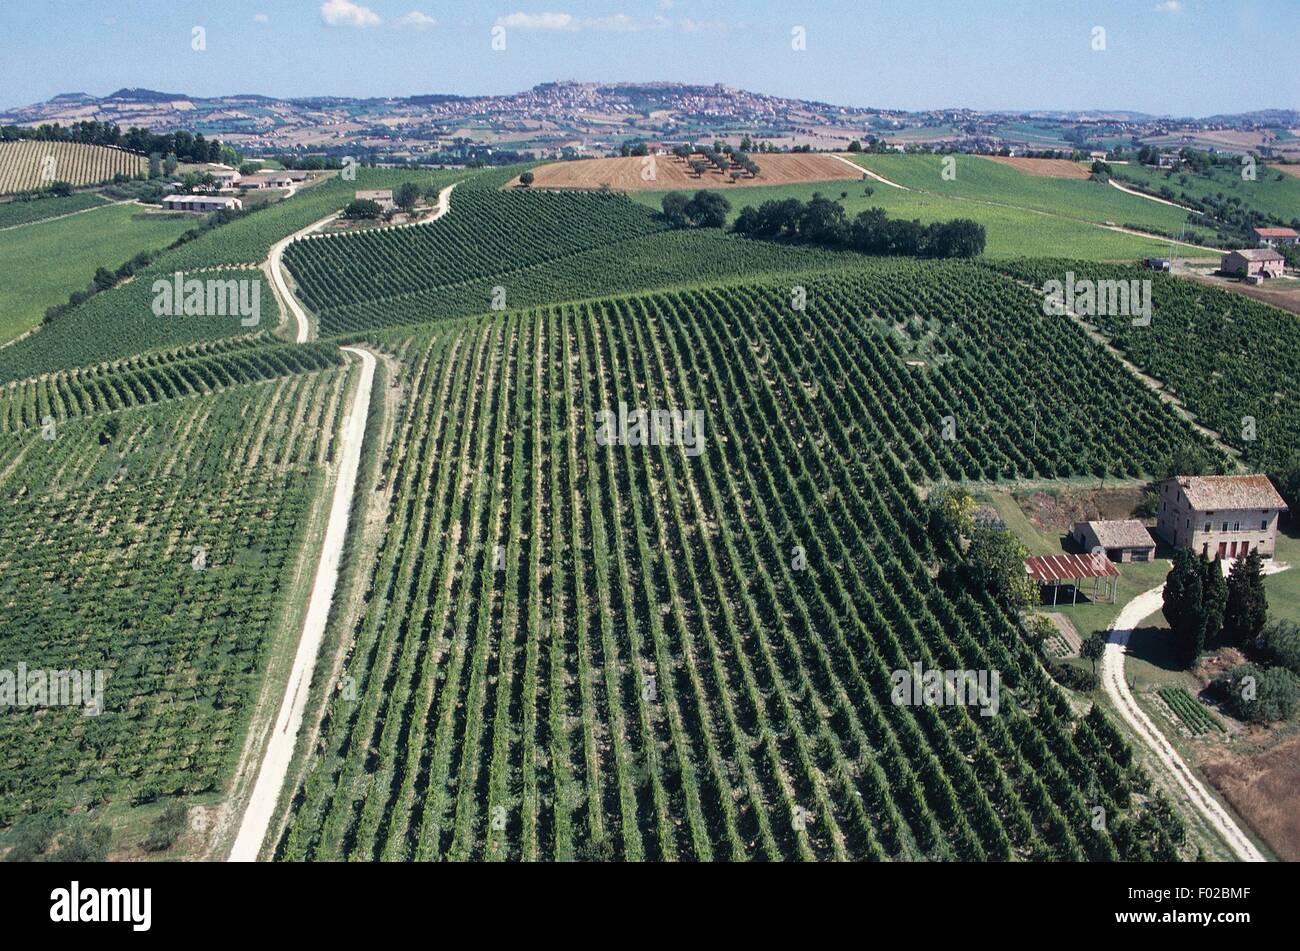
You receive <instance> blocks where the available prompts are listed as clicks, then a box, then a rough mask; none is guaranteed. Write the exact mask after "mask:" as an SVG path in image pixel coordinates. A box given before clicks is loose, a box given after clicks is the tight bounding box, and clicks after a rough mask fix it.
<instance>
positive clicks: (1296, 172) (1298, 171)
mask: <svg viewBox="0 0 1300 951" xmlns="http://www.w3.org/2000/svg"><path fill="white" fill-rule="evenodd" d="M1268 168H1269V171H1271V172H1284V173H1286V174H1287V175H1290V176H1292V177H1293V178H1300V165H1270V166H1269V167H1268Z"/></svg>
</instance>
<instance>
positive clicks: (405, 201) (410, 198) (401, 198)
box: [393, 182, 420, 215]
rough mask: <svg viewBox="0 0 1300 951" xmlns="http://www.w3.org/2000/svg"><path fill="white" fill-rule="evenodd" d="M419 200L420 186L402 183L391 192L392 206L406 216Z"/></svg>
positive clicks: (412, 183)
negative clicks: (395, 206)
mask: <svg viewBox="0 0 1300 951" xmlns="http://www.w3.org/2000/svg"><path fill="white" fill-rule="evenodd" d="M419 200H420V186H419V185H417V184H415V183H414V182H403V183H402V184H400V185H398V186H397V190H396V191H394V192H393V204H395V205H397V207H398V208H400V209H402V211H404V212H406V213H407V214H408V215H409V214H410V213H411V212H412V211H413V210H414V209H415V203H416V202H417V201H419Z"/></svg>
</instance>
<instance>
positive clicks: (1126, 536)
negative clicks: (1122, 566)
mask: <svg viewBox="0 0 1300 951" xmlns="http://www.w3.org/2000/svg"><path fill="white" fill-rule="evenodd" d="M1080 524H1083V525H1087V526H1089V527H1090V528H1091V529H1092V531H1093V534H1094V535H1096V536H1097V544H1099V545H1101V547H1102V548H1154V547H1155V544H1156V543H1155V542H1154V541H1153V540H1152V539H1151V533H1150V532H1148V531H1147V529H1146V526H1145V525H1143V524H1142V523H1141V522H1139V521H1138V520H1137V519H1135V518H1130V519H1124V520H1123V521H1115V522H1082V523H1080Z"/></svg>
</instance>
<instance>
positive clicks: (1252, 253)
mask: <svg viewBox="0 0 1300 951" xmlns="http://www.w3.org/2000/svg"><path fill="white" fill-rule="evenodd" d="M1228 253H1229V254H1239V255H1241V256H1242V257H1243V258H1245V259H1246V260H1247V261H1281V260H1282V252H1281V251H1274V250H1273V249H1272V248H1242V249H1241V250H1240V251H1229V252H1228Z"/></svg>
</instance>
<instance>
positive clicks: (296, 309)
mask: <svg viewBox="0 0 1300 951" xmlns="http://www.w3.org/2000/svg"><path fill="white" fill-rule="evenodd" d="M337 217H338V212H333V213H331V214H330V215H329V216H328V217H325V218H322V219H321V220H320V221H315V222H312V223H311V224H309V225H308V226H307V227H305V228H303V229H302V230H301V231H295V232H294V233H293V234H291V235H289V237H287V238H281V239H280V240H279V241H277V242H276V243H275V244H273V245H272V246H271V253H270V254H269V255H267V258H266V264H267V267H268V268H269V269H270V271H271V283H272V284H273V285H274V286H275V293H276V296H277V297H279V298H280V300H281V301H282V302H283V303H284V306H285V307H287V308H288V309H289V313H291V314H293V319H294V320H296V321H297V322H298V333H297V336H296V337H295V338H294V340H295V342H297V343H306V342H307V339H308V337H309V336H310V335H311V321H309V320H308V319H307V312H306V311H305V310H303V309H302V305H301V304H299V303H298V298H296V297H294V296H293V294H292V293H290V291H289V285H288V283H287V282H286V281H285V279H284V268H283V266H282V264H281V261H282V259H283V257H284V249H285V248H287V247H288V246H289V245H291V244H293V242H295V241H297V240H298V239H299V238H301V237H303V236H304V235H308V234H311V233H312V232H313V231H316V230H317V229H319V228H323V227H325V226H326V225H327V224H329V223H330V222H331V221H333V220H334V219H335V218H337Z"/></svg>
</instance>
